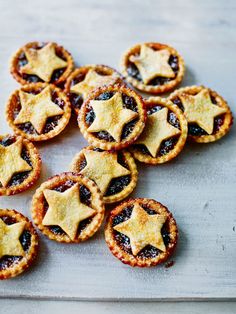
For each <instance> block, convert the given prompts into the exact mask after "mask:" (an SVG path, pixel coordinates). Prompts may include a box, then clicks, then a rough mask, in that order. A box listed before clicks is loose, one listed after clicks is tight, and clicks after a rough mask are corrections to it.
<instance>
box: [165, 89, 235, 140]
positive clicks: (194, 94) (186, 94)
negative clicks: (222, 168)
mask: <svg viewBox="0 0 236 314" xmlns="http://www.w3.org/2000/svg"><path fill="white" fill-rule="evenodd" d="M169 99H170V100H171V101H172V102H173V103H174V104H175V105H177V106H178V107H179V108H180V109H181V110H182V111H183V112H184V115H185V116H186V118H187V121H188V137H189V139H191V140H193V141H194V142H198V143H208V142H214V141H216V140H218V139H220V138H221V137H222V136H224V135H225V134H226V133H228V131H229V129H230V127H231V125H232V123H233V116H232V113H231V111H230V108H229V107H228V105H227V102H226V101H225V100H224V99H223V98H222V97H221V96H220V95H219V94H217V93H216V92H215V91H213V90H211V89H210V88H206V87H204V86H190V87H184V88H180V89H178V90H176V91H175V92H173V93H172V94H171V95H170V96H169Z"/></svg>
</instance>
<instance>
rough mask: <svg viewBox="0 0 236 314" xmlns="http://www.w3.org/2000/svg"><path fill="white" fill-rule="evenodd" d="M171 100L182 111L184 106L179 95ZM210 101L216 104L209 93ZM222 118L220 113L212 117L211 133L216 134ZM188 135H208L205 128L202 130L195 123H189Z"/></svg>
mask: <svg viewBox="0 0 236 314" xmlns="http://www.w3.org/2000/svg"><path fill="white" fill-rule="evenodd" d="M171 101H172V102H173V103H174V104H175V105H177V106H178V107H179V108H180V109H181V110H182V111H183V112H184V106H183V104H182V102H181V100H180V98H179V97H175V98H174V99H172V100H171ZM211 101H212V103H213V104H214V105H217V101H216V99H215V97H213V96H212V95H211ZM224 119H225V114H222V115H220V116H218V117H215V118H214V129H213V132H212V134H213V135H214V134H216V133H217V132H218V131H219V129H220V128H221V126H222V125H223V124H224ZM188 135H191V136H201V135H209V134H208V133H207V132H206V131H205V130H203V129H202V128H201V127H200V126H199V125H198V124H197V123H189V124H188Z"/></svg>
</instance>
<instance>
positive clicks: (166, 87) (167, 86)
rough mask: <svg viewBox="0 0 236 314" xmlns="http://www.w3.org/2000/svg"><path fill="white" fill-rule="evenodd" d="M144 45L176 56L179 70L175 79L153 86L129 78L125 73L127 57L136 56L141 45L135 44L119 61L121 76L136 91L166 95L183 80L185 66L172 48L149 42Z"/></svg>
mask: <svg viewBox="0 0 236 314" xmlns="http://www.w3.org/2000/svg"><path fill="white" fill-rule="evenodd" d="M145 44H146V45H147V46H149V47H150V48H153V49H155V50H161V49H168V50H169V51H170V53H171V54H172V55H174V56H177V58H178V65H179V69H178V73H177V75H176V77H175V78H174V79H173V80H171V81H169V82H168V83H164V84H163V85H156V86H154V85H146V84H144V83H143V82H142V81H139V80H137V79H136V78H133V77H132V76H130V75H129V74H128V72H127V68H128V63H129V57H130V56H132V55H137V54H139V53H140V48H141V44H137V45H135V46H133V47H131V48H130V49H128V50H127V51H126V52H125V53H124V55H123V57H122V59H121V73H122V75H123V76H124V77H125V79H126V80H127V82H128V83H130V84H131V85H132V86H134V87H135V88H137V89H138V90H140V91H142V92H145V93H149V94H156V95H158V94H163V93H166V92H169V91H171V90H173V89H174V88H175V87H176V86H177V85H179V84H180V82H181V81H182V80H183V77H184V73H185V65H184V60H183V58H182V57H181V55H180V54H179V53H178V51H176V50H175V49H174V48H172V47H170V46H168V45H165V44H161V43H155V42H149V43H145Z"/></svg>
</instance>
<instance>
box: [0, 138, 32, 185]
mask: <svg viewBox="0 0 236 314" xmlns="http://www.w3.org/2000/svg"><path fill="white" fill-rule="evenodd" d="M21 152H22V140H21V139H19V140H17V141H16V142H15V143H13V144H11V145H9V146H6V147H5V146H3V145H0V182H1V183H2V185H3V187H6V186H7V184H8V183H9V181H10V180H11V178H12V176H13V175H14V174H16V173H19V172H24V171H30V170H32V167H31V166H30V165H29V164H28V163H27V162H26V161H25V160H24V159H23V158H22V157H21Z"/></svg>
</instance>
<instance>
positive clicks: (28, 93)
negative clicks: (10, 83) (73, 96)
mask: <svg viewBox="0 0 236 314" xmlns="http://www.w3.org/2000/svg"><path fill="white" fill-rule="evenodd" d="M70 116H71V107H70V102H69V100H68V98H67V96H66V94H65V93H64V92H63V91H62V90H61V89H60V88H58V87H56V86H55V85H52V84H47V83H36V84H28V85H24V86H22V87H21V88H20V89H19V90H16V91H15V92H14V93H12V95H11V96H10V98H9V100H8V102H7V106H6V118H7V121H8V124H9V126H10V127H11V128H12V129H13V131H14V132H15V133H17V134H19V135H21V136H23V137H26V138H27V139H29V140H31V141H45V140H48V139H50V138H53V137H55V136H56V135H58V134H59V133H60V132H62V131H63V130H64V128H65V127H66V125H67V124H68V122H69V120H70Z"/></svg>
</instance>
